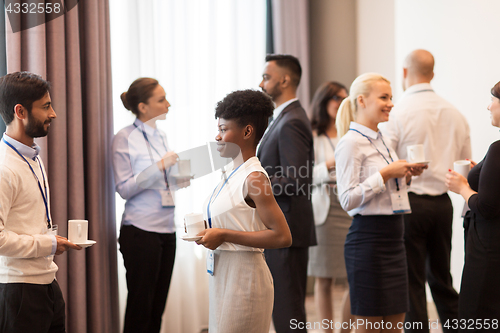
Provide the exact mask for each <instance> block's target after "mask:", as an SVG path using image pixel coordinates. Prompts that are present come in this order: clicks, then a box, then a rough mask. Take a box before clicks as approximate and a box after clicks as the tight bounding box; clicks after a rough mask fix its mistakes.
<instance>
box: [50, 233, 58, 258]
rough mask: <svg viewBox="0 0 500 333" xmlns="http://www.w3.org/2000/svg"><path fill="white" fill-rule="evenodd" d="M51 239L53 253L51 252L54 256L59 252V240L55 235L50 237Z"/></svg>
mask: <svg viewBox="0 0 500 333" xmlns="http://www.w3.org/2000/svg"><path fill="white" fill-rule="evenodd" d="M50 237H51V238H52V252H50V255H51V256H53V255H54V254H56V250H57V238H56V236H54V235H50Z"/></svg>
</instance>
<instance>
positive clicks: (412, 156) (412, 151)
mask: <svg viewBox="0 0 500 333" xmlns="http://www.w3.org/2000/svg"><path fill="white" fill-rule="evenodd" d="M406 151H407V153H408V162H410V163H420V162H425V153H424V145H413V146H408V147H406Z"/></svg>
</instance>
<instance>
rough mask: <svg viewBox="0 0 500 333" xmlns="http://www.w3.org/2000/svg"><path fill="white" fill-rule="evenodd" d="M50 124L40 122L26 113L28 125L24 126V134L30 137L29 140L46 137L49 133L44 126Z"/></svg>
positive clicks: (29, 113)
mask: <svg viewBox="0 0 500 333" xmlns="http://www.w3.org/2000/svg"><path fill="white" fill-rule="evenodd" d="M46 123H47V124H48V123H50V120H48V121H46V122H41V121H39V120H37V119H35V117H33V115H32V114H31V112H28V124H27V125H26V128H25V132H26V134H27V135H28V136H29V137H31V138H41V137H44V136H46V135H47V133H49V129H48V128H47V129H45V124H46Z"/></svg>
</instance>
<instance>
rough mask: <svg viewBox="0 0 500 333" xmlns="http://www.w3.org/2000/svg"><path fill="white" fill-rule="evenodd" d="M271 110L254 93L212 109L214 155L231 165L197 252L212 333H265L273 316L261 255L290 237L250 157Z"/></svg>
mask: <svg viewBox="0 0 500 333" xmlns="http://www.w3.org/2000/svg"><path fill="white" fill-rule="evenodd" d="M273 110H274V105H273V103H272V101H271V99H270V98H269V97H268V96H266V95H265V94H263V93H261V92H259V91H255V90H243V91H236V92H233V93H231V94H229V95H227V96H226V97H225V98H224V99H223V100H222V101H221V102H219V103H218V104H217V107H216V110H215V117H216V118H218V127H219V134H218V135H217V136H216V138H215V139H216V140H217V145H218V148H217V150H218V151H219V153H220V155H221V156H222V157H227V158H231V159H232V163H230V165H229V167H228V168H227V170H225V172H224V173H223V177H222V179H221V182H220V183H219V185H217V187H216V188H215V189H214V191H213V192H212V193H211V195H210V196H209V198H208V200H207V201H206V203H205V205H204V213H205V214H206V220H207V222H208V224H209V226H210V228H209V229H207V230H205V231H203V232H202V233H200V234H199V235H200V236H203V237H202V238H201V239H200V240H199V241H197V243H198V244H202V245H203V246H205V247H207V248H208V249H210V250H215V251H213V252H212V251H209V254H208V256H209V258H213V261H211V260H210V259H209V260H207V268H209V269H207V270H210V271H211V272H212V273H211V276H210V279H209V299H210V311H209V313H210V314H209V327H210V332H211V333H222V332H223V333H228V332H234V333H240V332H245V333H253V332H255V333H264V332H265V333H267V332H269V326H270V324H271V314H272V308H273V301H274V299H273V297H274V296H273V295H274V292H273V280H272V276H271V273H270V271H269V268H268V267H267V264H266V261H265V259H264V254H263V250H264V249H267V248H281V247H288V246H290V245H291V244H292V236H291V234H290V230H289V228H288V225H287V223H286V220H285V217H284V215H283V213H282V211H281V210H280V208H279V206H278V204H277V203H276V200H275V199H274V195H273V192H272V189H271V185H270V181H269V178H268V175H267V173H266V171H265V170H264V168H263V167H262V166H261V164H260V162H259V160H258V158H257V157H256V156H255V153H256V148H257V144H258V143H259V141H260V139H261V138H262V136H263V134H264V132H265V130H266V127H267V124H268V118H269V117H270V116H271V115H272V113H273Z"/></svg>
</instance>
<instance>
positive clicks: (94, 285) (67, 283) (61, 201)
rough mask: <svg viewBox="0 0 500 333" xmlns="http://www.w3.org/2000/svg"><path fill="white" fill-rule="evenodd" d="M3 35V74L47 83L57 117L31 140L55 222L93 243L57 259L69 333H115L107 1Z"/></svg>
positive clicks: (90, 1)
mask: <svg viewBox="0 0 500 333" xmlns="http://www.w3.org/2000/svg"><path fill="white" fill-rule="evenodd" d="M9 18H10V17H9ZM22 19H24V18H22ZM7 30H8V34H7V43H6V45H7V69H8V72H14V71H19V70H23V71H24V70H26V71H31V72H35V73H38V74H40V75H42V76H43V77H44V78H46V79H47V80H49V81H50V82H51V85H52V88H51V98H52V102H53V105H54V109H55V111H56V113H57V118H56V119H55V121H54V123H53V125H52V126H51V130H50V133H49V135H48V136H47V138H43V139H41V140H37V142H38V143H39V144H40V146H42V149H43V154H42V158H43V159H44V161H45V165H46V167H47V172H48V177H49V183H50V189H51V192H50V200H51V212H52V217H53V220H54V223H56V224H58V225H59V234H60V235H62V236H67V221H68V220H69V219H87V220H89V238H90V239H93V240H95V241H97V243H96V244H95V245H94V246H92V247H90V248H88V249H84V250H82V251H69V252H67V253H65V254H63V255H61V256H56V263H57V265H58V266H59V271H58V273H57V280H58V282H59V284H60V286H61V289H62V291H63V294H64V298H65V300H66V308H67V328H68V333H84V332H92V333H101V332H102V333H114V332H116V333H117V332H118V331H119V312H118V278H117V258H116V255H117V248H116V247H117V243H116V227H115V204H114V186H113V180H112V179H113V177H112V174H111V173H112V168H111V158H110V156H111V153H110V149H111V139H112V136H113V112H112V98H111V65H110V40H109V5H108V1H101V0H85V1H81V2H80V3H79V4H78V5H77V6H76V7H75V8H73V9H72V10H70V11H69V12H67V13H66V14H64V15H63V16H61V17H58V18H56V19H53V20H51V21H50V22H47V23H45V24H41V25H38V26H35V27H33V28H30V29H26V30H23V31H20V32H17V33H13V32H12V29H10V27H9V25H7ZM0 42H1V41H0ZM0 60H1V59H0Z"/></svg>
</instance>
